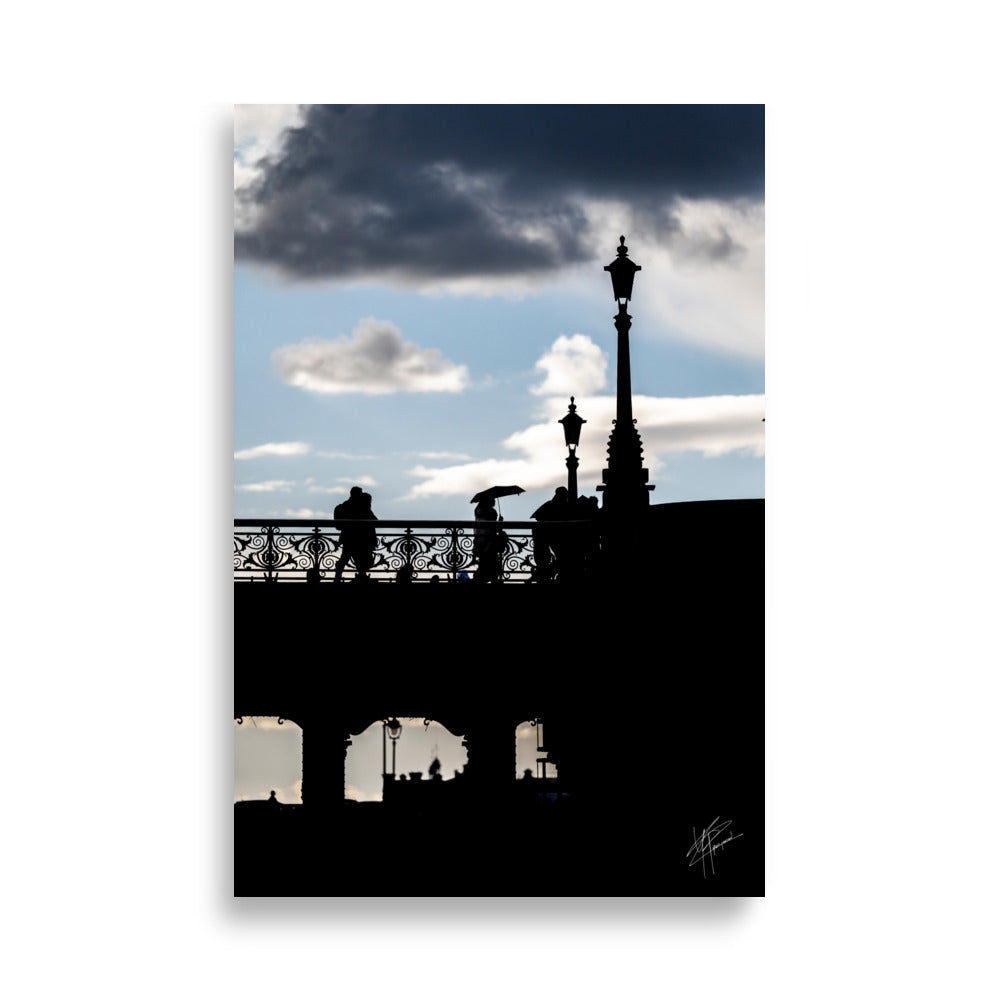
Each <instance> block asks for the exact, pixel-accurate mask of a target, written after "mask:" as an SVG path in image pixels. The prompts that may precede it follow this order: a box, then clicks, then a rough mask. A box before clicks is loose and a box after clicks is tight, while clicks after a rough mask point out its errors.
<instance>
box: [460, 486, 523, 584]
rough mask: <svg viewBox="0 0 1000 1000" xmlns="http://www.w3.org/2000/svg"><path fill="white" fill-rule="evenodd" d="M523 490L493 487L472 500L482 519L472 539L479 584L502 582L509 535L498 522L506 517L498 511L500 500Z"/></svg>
mask: <svg viewBox="0 0 1000 1000" xmlns="http://www.w3.org/2000/svg"><path fill="white" fill-rule="evenodd" d="M523 492H524V490H522V489H521V487H520V486H492V487H490V488H489V489H488V490H483V491H482V492H480V493H477V494H476V495H475V496H474V497H473V498H472V501H471V502H472V503H474V504H476V521H477V522H481V524H478V523H477V525H476V534H475V537H474V538H473V541H472V555H473V557H474V558H475V559H476V562H477V563H478V565H477V566H476V572H475V573H474V574H473V577H472V579H473V581H474V582H475V583H500V582H501V576H502V574H501V569H502V560H503V553H504V549H505V548H506V543H507V536H506V535H505V534H504V533H503V531H501V530H500V528H499V527H498V526H497V524H496V522H497V521H498V520H500V521H502V520H503V517H502V516H501V515H500V514H499V513H498V511H497V499H498V498H499V497H506V496H514V495H516V494H518V493H523Z"/></svg>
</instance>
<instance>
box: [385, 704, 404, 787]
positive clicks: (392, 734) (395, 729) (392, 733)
mask: <svg viewBox="0 0 1000 1000" xmlns="http://www.w3.org/2000/svg"><path fill="white" fill-rule="evenodd" d="M386 725H387V726H388V727H389V739H390V740H391V741H392V780H393V781H395V780H396V741H397V740H398V739H399V737H400V736H401V735H402V732H403V727H402V726H401V725H400V724H399V719H397V718H396V717H395V716H393V717H392V718H391V719H390V720H389V721H388V723H386Z"/></svg>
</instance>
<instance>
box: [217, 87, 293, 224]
mask: <svg viewBox="0 0 1000 1000" xmlns="http://www.w3.org/2000/svg"><path fill="white" fill-rule="evenodd" d="M302 121H303V118H302V110H301V108H300V106H299V105H297V104H236V105H234V106H233V190H234V192H235V195H236V197H235V201H234V213H233V228H234V230H235V231H236V232H244V231H246V230H251V229H253V227H254V225H255V224H256V222H257V216H258V212H257V209H256V208H255V207H254V204H253V202H252V201H251V200H249V199H247V198H245V197H241V195H242V194H243V193H244V192H245V191H246V190H247V189H248V188H249V187H250V186H251V185H252V184H254V183H255V182H256V181H257V180H259V179H260V177H261V174H262V171H261V170H260V169H258V167H257V162H258V161H259V160H260V159H261V158H263V157H265V156H273V155H274V154H276V153H278V152H279V151H280V150H281V147H282V145H283V143H282V135H283V133H284V130H285V129H286V128H289V127H292V126H295V125H301V124H302Z"/></svg>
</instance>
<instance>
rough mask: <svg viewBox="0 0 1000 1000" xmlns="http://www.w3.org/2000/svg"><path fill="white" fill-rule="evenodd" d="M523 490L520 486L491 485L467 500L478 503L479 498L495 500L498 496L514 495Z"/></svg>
mask: <svg viewBox="0 0 1000 1000" xmlns="http://www.w3.org/2000/svg"><path fill="white" fill-rule="evenodd" d="M523 492H524V490H522V489H521V487H520V486H491V487H490V488H489V489H488V490H482V491H480V492H479V493H477V494H476V495H475V496H474V497H473V498H472V499H471V500H470V501H469V502H470V503H479V501H480V500H497V499H499V498H500V497H511V496H516V495H517V494H518V493H523Z"/></svg>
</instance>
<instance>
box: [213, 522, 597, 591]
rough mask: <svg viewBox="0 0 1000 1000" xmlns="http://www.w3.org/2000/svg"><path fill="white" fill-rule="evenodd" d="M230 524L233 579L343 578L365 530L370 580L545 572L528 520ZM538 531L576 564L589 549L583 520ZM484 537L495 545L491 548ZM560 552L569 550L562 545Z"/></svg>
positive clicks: (511, 579) (590, 533)
mask: <svg viewBox="0 0 1000 1000" xmlns="http://www.w3.org/2000/svg"><path fill="white" fill-rule="evenodd" d="M489 524H490V522H486V525H489ZM233 525H234V531H233V577H234V580H235V581H236V582H255V583H256V582H264V583H313V584H318V583H332V582H336V581H337V580H338V577H339V579H341V580H342V581H343V582H349V581H352V580H354V578H355V577H356V576H357V573H358V570H357V567H356V566H355V564H354V561H353V559H352V558H351V556H352V555H353V551H354V545H353V544H352V542H351V540H350V535H351V534H352V532H353V533H357V532H358V531H362V532H363V531H364V530H366V529H367V530H368V531H369V532H370V531H371V529H372V528H374V531H375V546H374V549H372V551H371V564H370V566H369V568H368V571H367V578H368V580H370V581H374V582H397V581H399V580H400V579H402V578H403V577H408V578H409V580H410V582H413V583H431V582H434V578H435V577H436V578H437V582H440V583H448V582H464V581H465V580H466V579H468V580H477V581H481V580H484V579H486V580H489V579H495V580H496V581H497V582H502V583H528V582H531V581H534V580H540V579H543V578H546V577H547V576H551V567H550V568H547V567H546V563H547V560H546V558H545V556H544V555H541V562H542V567H541V572H540V567H539V558H540V554H537V553H536V552H535V539H534V538H533V531H537V530H538V529H539V525H538V524H537V523H535V522H532V521H501V522H499V523H496V522H494V523H493V525H492V527H493V528H494V529H495V532H496V533H495V534H494V533H493V532H491V530H490V527H486V526H484V523H483V522H477V521H381V520H379V521H344V520H303V519H295V520H290V519H289V520H285V519H276V520H254V519H250V518H236V519H235V520H234V522H233ZM345 529H346V532H345ZM541 530H543V531H545V532H546V533H547V536H548V537H549V538H551V539H554V540H555V541H554V546H555V547H557V548H558V546H559V544H560V541H562V540H566V541H567V542H568V543H569V544H570V545H571V546H572V551H573V553H574V557H573V558H574V562H575V564H577V565H582V563H583V561H584V560H585V559H586V557H587V555H588V553H589V552H590V551H592V550H596V545H597V542H596V533H595V532H594V530H593V525H592V524H591V522H587V521H562V522H546V523H545V525H544V527H543V528H542V529H541ZM477 532H478V538H479V541H478V544H477ZM345 534H346V535H347V536H348V537H347V544H346V546H345ZM491 535H492V538H491ZM491 541H493V542H494V543H495V544H494V545H493V546H492V547H491V546H490V544H489V543H490V542H491ZM564 551H569V549H568V548H566V547H564ZM491 553H492V554H491ZM362 561H364V560H362ZM338 564H340V569H341V572H340V574H338V571H337V570H338ZM552 566H554V563H553V564H552Z"/></svg>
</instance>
